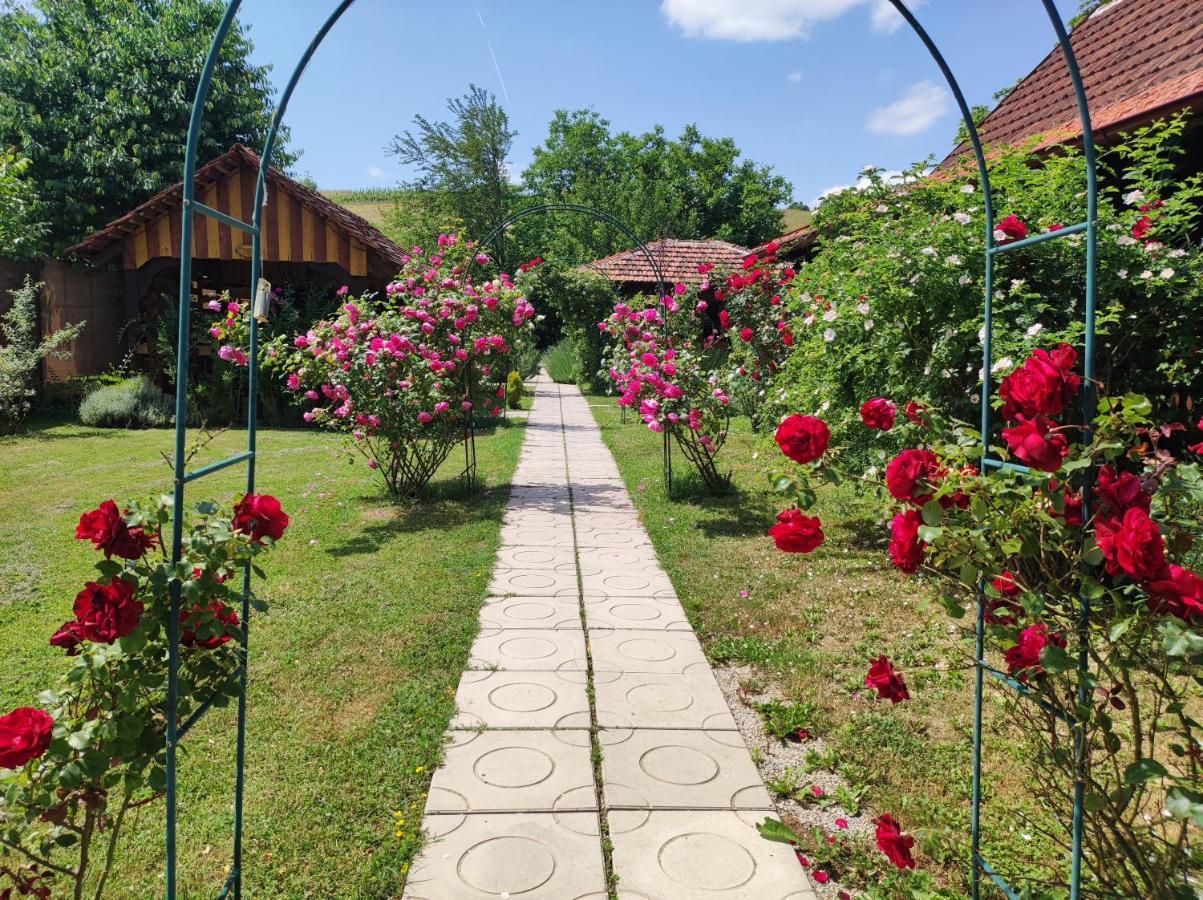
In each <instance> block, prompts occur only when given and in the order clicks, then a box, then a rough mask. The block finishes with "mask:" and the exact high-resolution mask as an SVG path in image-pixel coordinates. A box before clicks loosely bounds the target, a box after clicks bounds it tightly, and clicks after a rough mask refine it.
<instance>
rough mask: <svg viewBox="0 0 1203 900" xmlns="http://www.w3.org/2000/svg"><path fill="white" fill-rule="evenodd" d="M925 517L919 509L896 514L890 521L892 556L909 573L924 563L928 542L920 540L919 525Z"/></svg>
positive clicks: (896, 564) (897, 564)
mask: <svg viewBox="0 0 1203 900" xmlns="http://www.w3.org/2000/svg"><path fill="white" fill-rule="evenodd" d="M922 524H923V517H922V516H920V515H919V511H918V510H917V509H908V510H907V511H906V512H903V513H899V514H898V515H896V516H894V521H893V522H891V523H890V558H891V559H892V560H893V561H894V565H895V566H897V567H898V568H899V569H901V570H902V571H904V572H906V573H907V574H908V575H909V574H911V573H912V572H914V571H915V570H917V569H918V568H919V566H920V565H922V564H923V550H924V548H925V547H927V544H925V543H923V541H921V540H919V526H920V525H922Z"/></svg>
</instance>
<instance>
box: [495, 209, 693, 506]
mask: <svg viewBox="0 0 1203 900" xmlns="http://www.w3.org/2000/svg"><path fill="white" fill-rule="evenodd" d="M555 212H572V213H579V214H582V215H586V216H592V217H593V218H594V219H597V220H599V221H602V222H605V223H606V224H607V225H610V226H612V227H614V228H617V229H618V230H619V231H621V232H622V234H623V236H624V237H626V239H627V240H629V241H630V242H631V243H632V244H633V246H634V249H636V250H638V251H639V252H640V253H641V254H642V255H643V258H644V259H646V260H647V264H648V265H649V266H651V267H652V274H653V275H655V276H656V296H657V297H658V298H659V299H660V300H661V302H662V305H663V306H664V342H665V345H666V346H667V344H668V339H669V338H668V336H669V329H668V303H667V302H666V301H665V298H666V297H667V295H668V282H667V281H665V280H664V272H663V270H662V269H661V268H660V263H659V261H658V260H657V259H656V256H655V254H654V253H652V251H651V250H650V249H648V246H647V244H646V243H644V242H643V241H642V240H641V239H640V238H639V235H638V234H636V233H635V229H634V228H632V227H631V226H630V225H628V224H627V223H626V222H623V221H622V220H621V219H618V218H616V217H615V216H613V215H611V214H610V213H608V212H604V211H602V210H600V209H594V208H593V207H592V206H584V205H582V204H580V203H539V204H536V205H535V206H528V207H526V208H524V209H520V210H518V211H517V212H514V213H511V214H510V215H509V216H507V217H506V218H505V219H504V220H502V221H501V222H499V223H498V224H497V225H495V226H494V227H493V229H492V230H491V231H490V232H489V233H488V234H487V235H485V236H484V238H483V239H482V240H481V242H480V243H481V246H485V247H487V246H489V245H490V244H494V245H495V242H496V241H497V239H498V238H500V237H501V235H503V234H504V233H505V230H506V229H507V228H509V227H510V226H511V225H513V224H515V223H517V222H520V221H522V220H523V219H526V218H529V217H531V216H537V215H545V214H547V213H555ZM623 421H624V422H625V421H626V408H625V407H624V408H623ZM670 431H671V428H665V429H664V440H663V442H662V447H663V449H662V451H661V452H662V454H663V465H662V471H663V473H664V487H665V490H666V491H668V492H669V493H670V494H671V493H672V484H673V452H672V438H671V436H670Z"/></svg>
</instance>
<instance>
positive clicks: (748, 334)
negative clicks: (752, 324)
mask: <svg viewBox="0 0 1203 900" xmlns="http://www.w3.org/2000/svg"><path fill="white" fill-rule="evenodd" d="M752 334H753V332H752V329H751V328H741V329H739V339H740V340H741V341H750V340H752Z"/></svg>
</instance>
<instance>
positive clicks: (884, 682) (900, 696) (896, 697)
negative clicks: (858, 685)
mask: <svg viewBox="0 0 1203 900" xmlns="http://www.w3.org/2000/svg"><path fill="white" fill-rule="evenodd" d="M865 687H871V688H873V690H875V691H877V696H878V697H880V698H881V699H882V700H889V701H890V702H891V703H901V702H902V701H903V700H909V699H911V695H910V694H909V693H908V692H907V689H906V682H905V681H903V680H902V676H901V675H899V674H898V673H897V672H896V671H894V666H893V664H892V663H891V662H890V661H889V660H888V659H886V658H885V657H884V656H879V657H877V659H875V660H874V661H873V664H872V665H871V666H869V674H868V675H866V676H865Z"/></svg>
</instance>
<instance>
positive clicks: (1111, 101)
mask: <svg viewBox="0 0 1203 900" xmlns="http://www.w3.org/2000/svg"><path fill="white" fill-rule="evenodd" d="M1070 41H1071V43H1072V44H1073V48H1074V54H1075V55H1076V56H1077V58H1078V66H1079V67H1080V68H1081V70H1082V79H1083V82H1084V83H1085V85H1086V96H1087V98H1088V99H1089V101H1090V112H1091V120H1092V124H1093V126H1094V129H1095V134H1096V137H1100V136H1105V135H1106V134H1108V133H1114V132H1117V131H1123V130H1126V129H1129V128H1132V127H1135V126H1137V125H1140V124H1143V123H1144V122H1147V121H1150V120H1152V119H1154V118H1156V117H1157V116H1159V115H1163V114H1167V113H1170V112H1173V111H1175V110H1179V109H1182V108H1184V107H1195V108H1196V109H1199V108H1203V2H1201V0H1113V2H1112V3H1110V4H1109V5H1107V6H1104V7H1102V8H1101V9H1099V10H1098V11H1097V12H1095V13H1094V14H1093V15H1092V16H1091V17H1090V18H1089V19H1087V20H1086V21H1085V22H1082V23H1081V24H1079V25H1078V27H1077V28H1075V29H1074V30H1073V32H1072V33H1071V35H1070ZM979 131H980V133H981V136H982V142H983V143H984V144H986V145H987V146H990V145H993V146H999V145H1018V144H1022V143H1024V142H1026V141H1027V140H1028V139H1029V138H1036V142H1037V148H1044V147H1051V146H1054V145H1056V144H1061V143H1066V142H1068V141H1073V140H1075V139H1079V138H1080V137H1081V134H1082V127H1081V124H1080V123H1079V121H1078V108H1077V103H1076V101H1075V98H1074V92H1073V85H1072V83H1071V82H1070V80H1069V73H1068V71H1067V69H1066V66H1065V58H1064V57H1063V56H1062V54H1061V49H1060V47H1054V48H1053V50H1052V52H1050V53H1049V55H1048V56H1046V57H1045V58H1044V61H1043V62H1041V63H1040V65H1038V66H1037V67H1036V68H1035V70H1034V71H1033V72H1032V74H1030V75H1029V76H1028V77H1027V78H1025V79H1024V80H1023V81H1022V82H1020V84H1019V85H1018V86H1017V87H1016V88H1015V90H1013V91H1012V92H1011V93H1010V94H1008V95H1007V97H1006V99H1004V100H1003V101H1002V103H1000V104H999V105H998V107H997V108H996V109H995V110H994V111H993V112H991V113H990V115H989V116H988V117H987V118H986V120H985V121H984V122H983V123H982V125H981V127H980V129H979ZM968 150H969V147H968V145H967V144H962V145H961V146H960V147H958V148H957V149H956V150H954V151H953V152H952V153H951V154H949V156H948V158H947V159H945V160H944V162H943V163H941V166H947V165H948V164H949V163H951V162H953V161H955V160H957V159H958V158H960V157H961V156H963V155H964V154H966V153H968Z"/></svg>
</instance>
